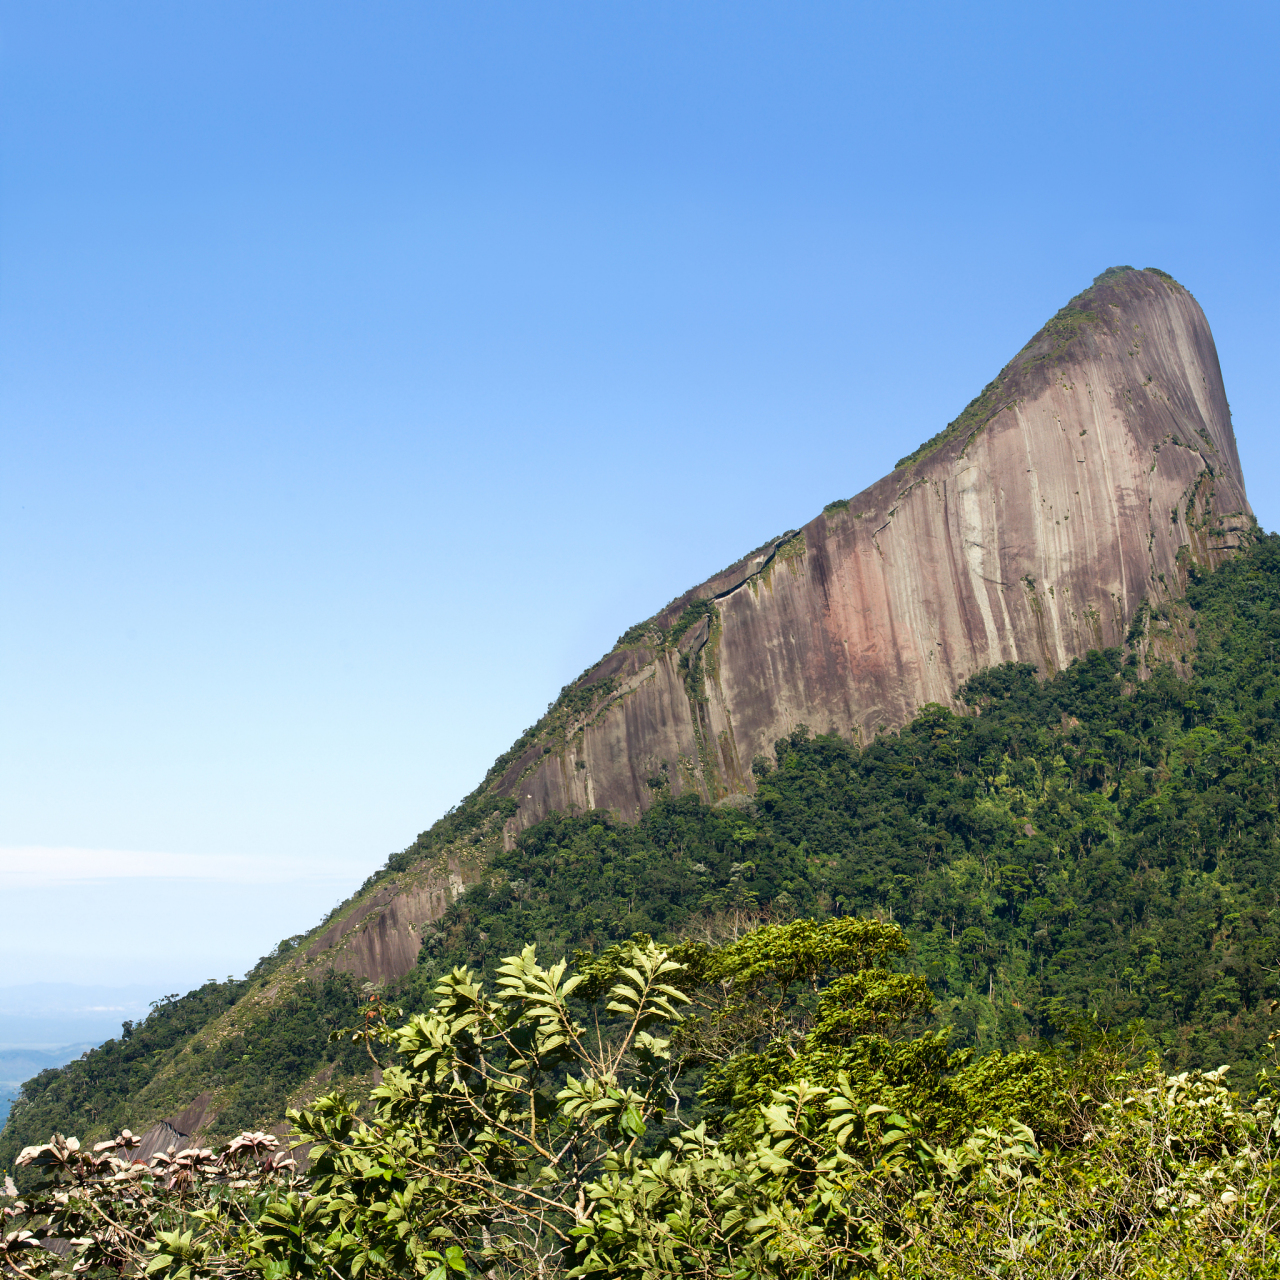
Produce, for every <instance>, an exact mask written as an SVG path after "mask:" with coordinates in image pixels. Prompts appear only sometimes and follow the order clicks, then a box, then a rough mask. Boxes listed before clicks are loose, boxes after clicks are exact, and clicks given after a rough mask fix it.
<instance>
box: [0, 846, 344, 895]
mask: <svg viewBox="0 0 1280 1280" xmlns="http://www.w3.org/2000/svg"><path fill="white" fill-rule="evenodd" d="M350 879H351V871H350V869H349V868H344V867H342V866H341V865H339V864H337V863H331V862H326V861H314V860H310V859H302V858H260V857H258V858H255V857H249V856H247V855H245V854H234V853H219V854H206V853H157V852H141V851H138V850H131V849H77V848H68V847H49V846H47V845H10V846H5V847H0V885H3V886H5V887H6V888H8V889H52V888H57V887H59V886H62V885H73V884H87V883H92V882H95V881H105V880H202V881H212V882H215V883H219V884H243V885H255V884H286V883H297V882H298V881H311V882H315V881H317V880H342V881H349V880H350Z"/></svg>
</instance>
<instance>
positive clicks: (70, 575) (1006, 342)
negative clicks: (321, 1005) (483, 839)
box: [0, 0, 1280, 993]
mask: <svg viewBox="0 0 1280 1280" xmlns="http://www.w3.org/2000/svg"><path fill="white" fill-rule="evenodd" d="M1278 36H1280V10H1278V9H1277V7H1276V6H1275V5H1274V4H1232V3H1226V4H1217V5H1207V4H1199V5H1194V4H1179V3H1161V4H1154V3H1121V4H1116V3H1114V0H1112V2H1111V3H1107V4H1101V3H1095V2H1088V0H1086V2H1085V3H1082V4H1079V5H1076V6H1073V7H1071V8H1067V9H1064V8H1062V7H1060V6H1058V7H1046V6H1032V5H1026V4H1021V3H1020V4H1007V3H987V4H984V5H981V6H976V5H970V4H929V3H903V4H897V5H871V4H858V3H821V2H814V3H801V4H796V3H786V4H783V3H776V4H763V3H754V2H752V0H734V3H710V2H707V0H681V2H680V3H672V2H662V0H649V2H647V3H634V2H631V0H611V2H608V3H606V2H604V0H598V2H596V3H556V2H554V0H542V2H541V3H538V4H517V3H489V2H487V0H468V2H467V3H452V4H438V3H428V2H426V0H417V2H415V3H399V2H394V0H376V2H374V3H366V4H356V3H350V2H348V3H328V2H326V0H306V2H305V3H300V2H294V0H269V2H267V3H263V2H262V0H253V3H244V2H240V0H217V2H216V3H214V2H211V0H185V2H184V3H182V4H174V3H171V2H168V0H166V2H164V3H123V2H121V0H75V2H71V0H49V2H47V3H41V4H30V3H15V2H13V0H0V433H2V438H3V453H2V455H0V457H2V459H3V465H2V466H0V902H2V903H3V919H4V928H3V929H2V930H0V983H24V982H34V981H38V980H50V981H65V982H77V981H80V982H87V983H93V984H96V985H104V984H106V985H109V984H111V983H133V982H144V983H152V982H153V983H154V984H155V986H156V990H157V993H160V992H164V991H170V990H172V991H176V990H178V989H179V988H180V987H181V988H182V989H185V987H186V985H189V984H191V983H194V982H197V981H199V980H201V979H202V978H204V977H207V976H218V977H221V976H225V975H226V974H227V973H229V972H234V973H240V972H243V971H244V970H245V969H246V968H247V967H249V966H250V965H251V964H252V963H253V962H254V961H255V960H256V959H257V958H258V957H259V956H260V955H261V954H263V953H264V952H266V951H268V950H270V949H271V947H272V946H274V944H275V943H276V942H277V941H278V940H279V939H280V938H282V937H285V936H288V935H290V934H293V933H295V932H297V931H300V930H302V929H305V928H307V927H309V926H311V925H312V924H314V923H316V922H317V921H318V919H319V918H320V917H321V916H322V915H323V914H324V912H325V911H327V910H328V908H329V907H330V906H332V905H333V904H334V903H335V902H336V901H338V900H339V899H340V898H342V897H344V896H346V895H347V894H348V893H350V892H351V891H352V890H353V889H354V888H356V887H357V886H358V885H359V884H360V882H361V881H362V880H363V879H364V878H365V876H367V875H368V874H369V873H370V872H371V871H373V870H374V869H375V868H376V867H377V866H378V865H380V864H381V863H382V861H383V860H384V859H385V858H386V856H387V855H388V853H390V852H392V851H393V850H396V849H399V848H402V847H404V846H405V845H406V844H408V843H409V842H410V841H411V840H412V839H413V838H414V836H415V835H416V834H417V833H418V832H419V831H421V830H423V829H425V828H426V827H427V826H429V825H430V824H431V822H432V821H434V820H435V819H436V818H437V817H439V816H440V814H441V813H442V812H443V811H444V810H446V809H447V808H448V807H449V806H450V805H452V804H454V803H456V802H457V801H458V800H459V799H460V798H461V797H462V796H463V795H464V794H466V793H467V792H468V791H469V790H471V788H472V787H474V786H475V784H476V783H477V782H478V781H479V779H480V778H481V777H482V776H483V774H484V771H485V769H486V768H487V767H488V765H489V764H490V763H491V761H492V760H493V758H494V757H495V756H496V755H497V754H498V753H499V752H501V751H502V750H504V749H505V748H506V747H507V746H508V745H509V744H510V743H511V741H512V740H513V739H514V738H515V737H516V736H517V735H518V734H519V733H520V731H521V730H522V729H524V728H525V726H527V725H529V724H531V723H532V722H533V721H534V720H535V719H536V718H537V717H538V716H539V714H541V712H542V711H543V710H544V709H545V707H546V705H547V703H548V702H549V701H550V700H552V699H553V698H554V697H555V696H556V694H557V692H558V691H559V689H560V687H561V686H562V685H564V684H565V683H566V682H567V681H569V680H571V679H573V678H574V677H575V676H577V675H578V674H579V673H580V672H581V671H582V670H583V669H584V668H585V667H586V666H588V665H589V664H590V663H591V662H592V661H594V660H595V659H596V658H597V657H598V656H599V655H600V654H601V653H602V652H604V651H605V650H607V649H608V648H609V647H610V646H611V645H612V644H613V642H614V640H615V638H616V637H617V636H618V635H619V634H620V633H621V632H622V631H623V630H625V629H626V627H628V626H629V625H630V624H631V623H633V622H635V621H637V620H639V619H641V618H644V617H646V616H648V615H650V614H651V613H653V612H654V611H655V610H656V609H657V608H659V607H661V606H662V605H663V604H665V603H666V602H667V601H668V600H669V599H671V598H672V597H673V596H675V595H676V594H678V593H679V592H680V591H682V590H684V589H685V588H686V587H688V586H689V585H691V584H693V583H694V582H697V581H698V580H700V579H701V578H703V577H705V576H706V575H707V574H708V573H710V572H712V571H714V570H716V569H719V568H721V567H722V566H723V565H725V564H727V563H729V562H731V561H732V560H734V559H735V558H736V557H737V556H739V555H740V554H742V553H743V552H744V551H745V550H747V549H749V548H751V547H754V546H757V545H759V544H760V543H761V542H762V541H764V540H765V538H767V537H769V536H770V535H773V534H776V533H778V532H780V531H782V530H784V529H787V528H791V527H795V526H797V525H799V524H801V523H802V522H804V521H805V520H807V519H809V518H811V517H812V516H813V515H815V514H816V513H817V512H818V511H819V510H820V508H821V507H822V505H823V504H824V503H826V502H828V501H831V500H832V499H834V498H840V497H847V496H850V495H851V494H853V493H856V492H857V491H858V490H860V489H862V488H863V487H865V486H866V485H868V484H870V483H871V482H873V481H874V480H876V479H877V478H879V477H880V476H881V475H883V474H884V473H885V472H886V471H888V470H889V469H891V468H892V466H893V464H894V462H895V461H896V460H897V458H899V457H900V456H902V455H903V454H904V453H906V452H908V451H909V450H910V449H911V448H913V447H914V446H915V445H916V444H918V443H919V442H920V441H921V440H923V439H925V438H927V437H928V436H931V435H933V434H934V433H935V432H936V431H937V430H939V429H940V428H941V427H942V426H943V425H944V424H945V423H946V422H948V421H949V420H950V419H952V418H953V417H955V415H956V414H957V413H958V412H959V410H960V409H962V408H963V407H964V405H965V404H966V403H967V402H968V400H969V399H970V398H971V397H972V396H973V395H974V394H976V393H977V392H978V391H979V390H980V389H981V387H982V386H983V385H984V384H985V383H986V382H987V381H988V380H989V379H990V378H991V377H992V376H993V375H994V374H995V373H996V372H997V370H998V369H999V368H1000V367H1001V366H1002V364H1003V363H1004V362H1005V361H1006V360H1007V359H1008V358H1009V357H1010V356H1011V355H1012V354H1013V353H1014V352H1015V351H1017V350H1018V348H1019V347H1020V346H1021V345H1022V344H1023V343H1024V342H1025V341H1026V339H1027V338H1028V337H1029V336H1030V335H1031V334H1032V333H1033V332H1034V331H1035V329H1036V328H1037V327H1038V326H1039V325H1040V324H1042V323H1043V321H1044V320H1045V319H1047V318H1048V317H1049V316H1050V315H1051V314H1052V313H1053V312H1054V311H1055V310H1056V309H1057V308H1058V307H1059V306H1061V305H1062V304H1063V303H1064V302H1065V301H1066V300H1067V299H1068V298H1070V297H1071V296H1072V295H1073V294H1075V293H1077V292H1079V291H1080V290H1081V289H1082V288H1084V287H1085V286H1087V285H1088V284H1089V282H1090V280H1091V279H1092V277H1093V276H1094V275H1096V274H1097V273H1099V272H1100V271H1102V270H1103V269H1104V268H1106V267H1108V266H1111V265H1114V264H1119V263H1127V264H1132V265H1134V266H1139V267H1142V266H1158V267H1161V268H1163V269H1164V270H1166V271H1169V272H1171V273H1172V274H1173V275H1174V276H1176V277H1177V278H1178V279H1179V280H1180V281H1182V282H1183V283H1184V284H1186V285H1187V286H1188V287H1189V288H1190V289H1191V290H1192V292H1193V293H1194V294H1195V295H1196V297H1197V298H1198V299H1199V301H1200V303H1201V305H1202V306H1203V307H1204V309H1205V311H1206V313H1207V314H1208V317H1209V320H1210V323H1211V324H1212V326H1213V329H1214V332H1215V335H1216V338H1217V342H1218V348H1219V354H1220V356H1221V360H1222V365H1223V371H1224V375H1225V378H1226V383H1227V390H1228V394H1229V396H1230V398H1231V402H1232V408H1233V411H1234V418H1235V427H1236V433H1237V437H1238V440H1239V445H1240V452H1241V456H1242V458H1243V462H1244V466H1245V473H1246V480H1247V483H1248V489H1249V494H1250V498H1251V500H1252V502H1253V506H1254V509H1255V511H1256V513H1257V515H1258V517H1259V519H1260V520H1261V521H1262V523H1263V525H1264V526H1265V527H1267V528H1269V529H1270V528H1275V527H1277V525H1278V524H1280V494H1278V493H1277V489H1276V484H1275V477H1276V474H1277V471H1276V467H1277V463H1278V462H1280V442H1278V441H1277V434H1276V431H1275V426H1276V420H1277V408H1278V406H1280V384H1278V383H1277V379H1276V377H1275V371H1276V350H1277V339H1278V338H1280V289H1278V287H1277V286H1278V285H1280V270H1278V266H1280V262H1278V258H1277V230H1278V226H1277V208H1278V207H1280V200H1278V199H1277V196H1278V195H1280V178H1278V176H1277V175H1278V173H1280V166H1278V165H1277V147H1276V141H1277V129H1278V125H1280V102H1278V101H1277V98H1278V97H1280V92H1278V89H1277V86H1278V85H1280V77H1277V76H1276V74H1275V64H1276V55H1277V37H1278Z"/></svg>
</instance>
